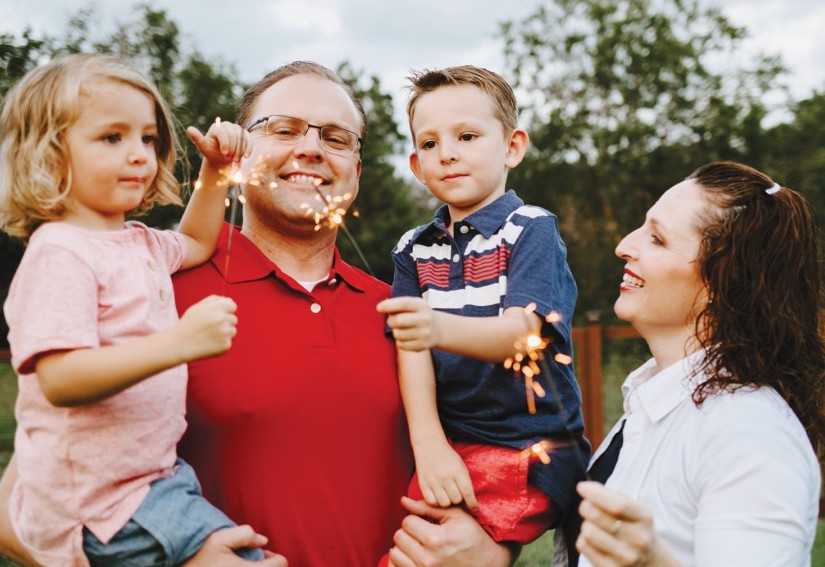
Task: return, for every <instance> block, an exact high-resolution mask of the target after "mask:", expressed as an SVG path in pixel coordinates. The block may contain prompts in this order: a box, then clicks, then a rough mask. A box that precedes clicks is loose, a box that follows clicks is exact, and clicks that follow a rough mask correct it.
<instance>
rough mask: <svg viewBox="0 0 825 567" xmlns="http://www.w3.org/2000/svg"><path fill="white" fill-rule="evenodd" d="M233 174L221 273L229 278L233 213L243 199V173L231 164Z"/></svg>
mask: <svg viewBox="0 0 825 567" xmlns="http://www.w3.org/2000/svg"><path fill="white" fill-rule="evenodd" d="M231 169H233V170H234V172H233V173H232V175H231V176H230V180H231V181H232V183H233V184H234V185H233V186H230V188H229V193H231V194H232V199H231V201H232V206H231V208H230V209H229V235H228V236H227V237H226V258H225V259H224V262H223V273H224V275H226V276H227V277H229V254H230V252H231V251H232V233H233V232H235V228H234V227H235V211H236V210H237V209H238V201H239V200H241V199H243V195H241V183H242V182H243V172H242V171H241V168H240V166H239V165H238V164H233V166H232V168H231ZM229 201H230V198H229V196H228V195H227V197H226V206H227V207H229V206H230V204H229Z"/></svg>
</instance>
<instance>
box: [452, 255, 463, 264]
mask: <svg viewBox="0 0 825 567" xmlns="http://www.w3.org/2000/svg"><path fill="white" fill-rule="evenodd" d="M459 260H461V258H459V257H458V254H454V255H453V262H456V263H457V262H458V261H459Z"/></svg>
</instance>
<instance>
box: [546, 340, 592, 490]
mask: <svg viewBox="0 0 825 567" xmlns="http://www.w3.org/2000/svg"><path fill="white" fill-rule="evenodd" d="M548 346H549V344H548ZM538 362H539V365H540V366H541V370H542V372H544V374H545V376H547V384H548V385H549V386H550V396H551V397H552V398H553V402H554V403H555V404H556V408H557V409H558V410H559V415H560V416H561V418H562V420H564V432H565V433H566V434H567V437H568V438H569V440H570V441H571V443H572V442H575V441H576V439H575V438H574V437H573V435H572V434H571V433H570V429H569V428H568V427H567V420H568V417H569V416H568V415H567V410H566V409H565V408H564V404H563V403H562V401H561V394H560V393H559V390H558V388H557V387H556V383H555V381H554V380H553V376H552V375H551V374H550V367H549V366H548V365H547V361H546V360H545V359H544V356H542V354H541V353H539V357H538ZM576 445H578V443H576ZM576 458H577V459H578V461H579V465H580V466H581V467H582V471H584V477H585V478H586V479H587V480H590V474H589V473H588V472H587V465H588V464H589V463H587V462H586V461H585V460H584V458H583V457H582V454H581V451H579V448H578V447H576Z"/></svg>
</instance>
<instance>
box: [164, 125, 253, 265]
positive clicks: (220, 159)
mask: <svg viewBox="0 0 825 567" xmlns="http://www.w3.org/2000/svg"><path fill="white" fill-rule="evenodd" d="M186 133H187V134H189V138H190V139H191V140H192V141H193V142H194V143H195V145H196V146H197V148H198V150H200V152H201V154H203V163H202V164H201V171H200V176H199V178H198V181H199V187H198V188H196V189H195V190H194V191H193V192H192V197H191V198H190V199H189V204H188V205H187V206H186V210H185V211H184V213H183V217H182V218H181V221H180V227H179V229H178V230H179V232H180V233H181V234H183V235H184V237H185V240H186V254H185V256H184V258H183V262H182V263H181V269H185V268H190V267H192V266H196V265H198V264H201V263H203V262H205V261H207V260H208V259H209V258H210V257H211V256H212V254H213V253H214V251H215V245H216V244H217V242H218V236H219V235H220V232H221V226H222V224H223V218H224V212H225V211H226V206H225V203H224V199H225V198H226V189H227V187H229V185H230V184H231V181H229V179H230V177H231V175H232V173H233V172H234V171H235V170H236V169H237V168H238V163H239V162H240V161H241V158H243V157H247V156H249V154H250V152H251V151H252V139H251V137H250V136H249V132H247V131H246V130H244V129H243V128H241V127H240V126H238V125H237V124H233V123H231V122H220V123H215V124H212V126H210V127H209V130H208V131H207V132H206V135H204V134H202V133H201V132H200V130H198V129H197V128H195V127H194V126H190V127H189V128H188V129H187V130H186Z"/></svg>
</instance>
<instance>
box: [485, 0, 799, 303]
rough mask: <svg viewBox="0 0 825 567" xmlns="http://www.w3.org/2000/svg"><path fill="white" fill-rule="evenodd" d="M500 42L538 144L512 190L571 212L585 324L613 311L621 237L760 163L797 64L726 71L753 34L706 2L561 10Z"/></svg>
mask: <svg viewBox="0 0 825 567" xmlns="http://www.w3.org/2000/svg"><path fill="white" fill-rule="evenodd" d="M500 32H501V35H502V37H503V39H504V42H505V51H504V54H505V60H506V69H507V72H506V73H507V75H508V76H509V78H510V79H511V80H512V81H513V83H514V85H515V87H516V89H517V92H518V93H519V96H520V97H521V99H522V101H523V104H522V107H523V110H522V115H523V118H525V119H526V121H527V124H528V128H529V131H530V134H531V140H532V149H531V151H530V152H529V153H528V156H527V158H526V159H525V161H524V163H523V164H522V165H521V166H520V167H519V168H517V169H516V170H514V172H513V174H512V175H511V180H512V182H513V183H512V184H513V185H514V186H516V187H518V188H519V190H520V192H521V193H522V194H523V195H524V197H525V198H526V199H527V200H528V201H530V202H533V203H535V204H539V205H542V206H545V207H548V208H550V209H551V210H553V211H555V212H556V213H557V214H558V215H559V217H560V222H561V226H562V235H563V237H564V238H565V240H566V242H567V244H568V247H569V251H570V258H569V262H570V265H571V268H572V269H573V273H574V275H575V276H576V278H577V282H578V283H579V289H580V301H579V308H578V309H577V313H578V314H579V315H583V314H584V313H585V311H588V310H591V309H597V310H601V311H604V312H611V313H612V310H610V305H611V304H612V302H613V300H614V299H615V296H616V288H617V285H618V282H619V280H620V277H621V276H620V274H621V271H620V267H619V262H617V261H616V260H615V258H613V257H612V250H613V248H614V247H615V245H616V244H617V243H618V241H619V239H620V238H621V236H622V235H623V234H625V233H627V232H628V231H629V230H630V229H631V228H633V227H635V226H636V225H638V224H639V223H640V222H641V220H642V219H643V216H644V212H645V210H646V209H647V208H648V207H649V206H650V204H651V203H652V202H653V201H654V200H655V198H656V197H657V196H658V195H659V194H661V192H662V191H663V190H664V189H666V188H667V187H669V186H670V185H672V184H674V183H676V182H678V181H679V178H680V177H683V176H685V175H686V174H687V173H689V172H690V171H691V170H692V169H693V168H695V167H696V166H698V165H699V164H701V163H704V162H706V161H710V160H711V159H721V158H727V159H738V160H742V161H746V162H749V163H752V164H754V165H757V166H758V165H759V158H760V156H761V152H762V150H763V149H764V147H765V143H764V142H765V134H764V131H763V129H762V127H761V122H762V119H763V118H764V116H765V114H766V112H767V111H768V110H769V109H767V108H766V107H765V104H764V103H763V102H762V101H763V100H764V96H765V94H766V93H768V92H770V91H772V90H775V89H776V88H777V87H776V85H777V83H776V78H777V77H778V76H779V75H780V74H781V73H782V72H783V67H782V65H781V62H780V61H779V60H778V59H776V58H769V57H762V56H759V57H756V58H754V59H753V60H752V61H749V62H748V64H747V65H740V66H734V65H729V66H728V68H722V66H721V62H722V61H724V62H728V61H735V60H736V58H735V57H733V55H734V53H735V50H736V48H737V45H738V43H739V42H740V41H741V40H742V39H743V38H744V37H745V30H743V29H741V28H738V27H736V26H734V25H732V24H731V23H730V22H728V21H727V19H726V18H725V17H724V16H722V15H721V13H720V12H719V10H718V9H715V8H701V7H700V6H699V3H698V2H697V1H696V0H660V1H656V2H654V1H651V0H555V1H552V2H545V3H544V4H542V5H540V6H539V7H538V8H537V9H536V11H535V12H534V13H532V14H531V15H529V16H528V17H526V18H525V19H523V20H522V21H520V22H512V21H510V22H505V23H503V24H502V25H501V29H500Z"/></svg>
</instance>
